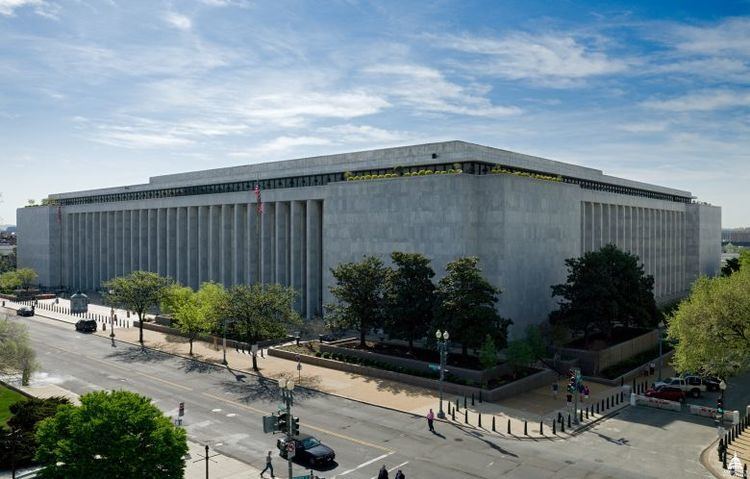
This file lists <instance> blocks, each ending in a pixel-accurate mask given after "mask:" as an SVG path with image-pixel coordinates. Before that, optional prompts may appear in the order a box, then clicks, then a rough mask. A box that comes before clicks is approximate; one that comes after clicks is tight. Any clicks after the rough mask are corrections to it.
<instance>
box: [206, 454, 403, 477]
mask: <svg viewBox="0 0 750 479" xmlns="http://www.w3.org/2000/svg"><path fill="white" fill-rule="evenodd" d="M271 460H272V458H271V451H268V455H267V456H266V467H265V468H263V470H262V471H260V477H265V476H264V475H263V473H265V472H266V471H271V477H272V478H273V477H274V475H273V464H271ZM206 467H208V466H206ZM386 477H388V476H386Z"/></svg>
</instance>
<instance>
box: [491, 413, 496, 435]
mask: <svg viewBox="0 0 750 479" xmlns="http://www.w3.org/2000/svg"><path fill="white" fill-rule="evenodd" d="M492 432H497V429H495V416H492Z"/></svg>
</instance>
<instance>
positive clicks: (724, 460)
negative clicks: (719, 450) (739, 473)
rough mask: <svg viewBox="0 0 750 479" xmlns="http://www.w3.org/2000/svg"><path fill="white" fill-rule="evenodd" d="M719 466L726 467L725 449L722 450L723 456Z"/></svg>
mask: <svg viewBox="0 0 750 479" xmlns="http://www.w3.org/2000/svg"><path fill="white" fill-rule="evenodd" d="M721 467H723V468H724V469H726V468H727V452H726V451H724V457H723V458H722V460H721Z"/></svg>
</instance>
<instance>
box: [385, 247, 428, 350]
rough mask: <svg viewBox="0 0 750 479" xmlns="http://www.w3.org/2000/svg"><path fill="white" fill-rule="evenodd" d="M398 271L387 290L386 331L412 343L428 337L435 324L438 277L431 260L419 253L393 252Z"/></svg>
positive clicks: (390, 280) (389, 281)
mask: <svg viewBox="0 0 750 479" xmlns="http://www.w3.org/2000/svg"><path fill="white" fill-rule="evenodd" d="M391 259H392V260H393V264H394V266H395V268H394V269H393V270H392V271H390V274H389V275H388V281H387V291H386V314H385V316H386V319H385V331H386V332H387V333H388V334H389V335H390V336H393V337H397V338H402V339H405V340H406V341H408V342H409V349H410V350H411V349H412V348H413V346H414V340H415V339H419V338H421V337H423V336H424V335H425V333H426V332H427V330H428V329H429V327H430V326H431V325H432V322H433V315H434V309H435V285H434V283H433V282H432V278H433V277H434V276H435V271H433V269H432V267H431V266H430V260H429V259H428V258H426V257H425V256H424V255H422V254H419V253H401V252H398V251H395V252H393V253H391Z"/></svg>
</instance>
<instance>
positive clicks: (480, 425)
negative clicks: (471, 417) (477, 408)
mask: <svg viewBox="0 0 750 479" xmlns="http://www.w3.org/2000/svg"><path fill="white" fill-rule="evenodd" d="M478 414H479V420H478V425H479V429H482V413H481V412H480V413H478Z"/></svg>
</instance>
